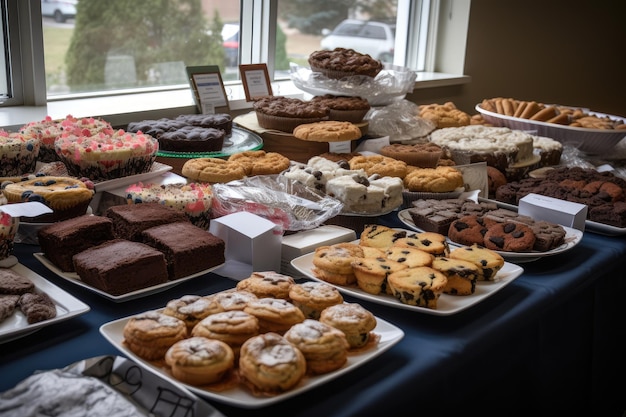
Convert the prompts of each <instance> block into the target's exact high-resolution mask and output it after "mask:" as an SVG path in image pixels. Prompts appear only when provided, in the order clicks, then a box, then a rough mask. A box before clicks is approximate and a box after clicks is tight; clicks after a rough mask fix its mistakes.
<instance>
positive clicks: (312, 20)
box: [275, 0, 398, 79]
mask: <svg viewBox="0 0 626 417" xmlns="http://www.w3.org/2000/svg"><path fill="white" fill-rule="evenodd" d="M346 3H348V2H337V1H316V2H311V1H307V2H304V1H299V0H278V22H277V25H278V26H277V35H276V66H275V69H276V73H275V78H277V79H278V78H281V77H283V76H284V77H288V70H289V62H292V63H295V64H297V65H300V66H308V56H309V55H310V54H311V52H314V51H316V50H320V49H329V50H330V49H334V48H336V47H344V48H352V49H354V50H356V51H358V52H361V53H366V54H370V55H371V56H373V57H375V58H377V59H381V60H382V61H384V62H393V51H394V46H395V45H394V44H395V22H396V20H397V10H398V1H397V0H392V1H388V0H384V1H383V0H375V1H372V2H367V4H365V2H364V3H363V6H362V7H359V6H356V7H349V6H348V5H347V4H346ZM368 22H369V23H370V24H368ZM370 25H371V26H370Z"/></svg>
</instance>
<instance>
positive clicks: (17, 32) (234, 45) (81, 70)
mask: <svg viewBox="0 0 626 417" xmlns="http://www.w3.org/2000/svg"><path fill="white" fill-rule="evenodd" d="M42 2H43V3H55V2H52V1H51V0H26V1H24V0H0V4H2V6H3V8H2V13H3V16H4V17H5V18H4V19H3V20H2V26H1V29H2V31H3V34H5V35H6V34H7V32H8V35H9V36H8V37H7V36H4V39H5V43H4V50H3V51H2V52H3V53H2V55H0V59H3V61H6V60H8V63H7V64H6V65H3V66H2V67H3V69H4V71H5V72H4V73H2V72H0V79H1V81H0V83H2V84H0V87H2V89H1V90H0V94H4V95H3V100H4V104H0V105H5V106H6V105H22V104H26V105H44V104H46V103H50V102H56V101H60V100H67V99H72V98H77V97H86V96H96V97H102V96H110V95H119V94H133V93H137V92H145V91H167V90H189V85H188V83H187V80H186V74H185V67H186V66H190V65H207V64H212V63H217V64H218V65H219V66H220V69H221V72H222V78H223V80H224V81H225V83H226V84H232V85H233V86H237V85H240V82H239V80H238V78H239V71H238V68H237V66H238V65H239V64H251V63H259V62H265V63H267V65H268V69H269V71H270V76H271V77H272V78H273V80H289V66H290V64H293V63H295V64H297V65H307V57H308V55H309V54H310V53H311V52H313V51H314V50H317V49H320V48H323V47H324V46H323V40H324V39H325V38H326V37H327V36H326V35H327V34H328V33H331V32H332V31H333V29H335V28H337V30H338V31H339V29H340V27H341V22H343V21H346V20H350V19H355V20H358V21H360V22H365V24H361V27H360V29H359V32H353V33H354V38H355V39H353V41H354V42H355V43H348V42H347V40H346V39H344V42H343V43H340V45H341V46H345V47H354V49H357V50H359V49H364V48H365V46H359V45H360V44H359V43H356V42H357V41H363V40H365V43H364V44H363V45H368V44H376V45H379V44H381V45H382V44H384V46H381V48H380V50H381V51H382V50H383V48H384V52H380V51H376V52H374V53H376V54H377V57H379V58H382V59H384V60H385V61H387V62H393V63H394V64H396V65H403V66H407V67H409V68H412V69H415V70H417V71H424V70H426V69H427V66H428V65H427V64H428V62H431V61H432V59H430V60H429V58H428V57H429V53H430V54H432V52H429V50H428V48H431V47H432V45H435V42H433V41H432V40H431V39H430V38H428V36H429V34H431V33H436V31H435V30H434V29H433V27H432V26H431V25H432V23H431V22H434V21H436V19H432V18H431V14H433V15H435V14H436V13H435V11H436V10H437V9H436V8H432V7H431V3H434V4H438V2H439V0H417V1H411V0H392V1H376V0H371V1H361V2H355V4H357V5H359V4H360V5H361V6H354V7H352V8H346V6H344V5H343V2H331V1H319V2H310V1H300V0H246V1H241V2H233V1H232V0H220V1H208V0H172V1H169V2H159V3H158V4H161V5H162V6H160V7H164V8H166V9H163V10H162V9H158V10H137V8H140V7H143V5H144V2H135V1H133V0H111V1H108V2H106V6H103V4H104V3H102V2H101V0H79V1H78V2H76V4H75V5H74V7H75V9H76V14H75V16H74V15H73V12H72V11H71V10H70V11H66V12H64V14H62V15H59V14H58V13H54V12H50V11H49V7H50V5H49V4H46V5H45V6H46V8H47V9H48V11H45V12H43V14H42ZM62 3H64V2H62ZM72 3H73V2H72ZM152 4H154V3H152ZM103 7H106V8H107V10H106V11H107V13H103V10H102V8H103ZM342 7H343V9H342ZM18 11H19V13H18ZM109 13H112V15H113V16H114V17H115V18H114V19H113V20H111V21H108V23H107V24H105V25H103V26H102V29H100V30H99V31H98V30H94V29H96V28H98V25H99V24H100V23H102V22H103V21H104V22H107V19H106V16H108V15H109ZM125 15H133V16H141V19H137V18H135V19H129V20H128V19H126V20H125V19H120V18H119V16H125ZM162 16H165V17H162ZM116 19H117V20H116ZM38 22H41V23H42V24H41V27H39V25H38ZM112 22H117V23H115V25H117V26H115V30H111V28H112V27H113V26H112V25H113V24H114V23H112ZM119 22H121V23H119ZM118 23H119V24H118ZM321 23H323V24H321ZM326 26H329V27H326ZM85 27H88V28H89V31H82V29H81V28H85ZM429 28H430V29H429ZM78 33H80V36H79V35H78ZM396 33H397V34H398V35H397V36H396ZM16 39H19V40H20V41H21V43H19V44H14V43H12V42H16ZM270 45H271V47H270ZM352 45H354V46H352ZM29 48H30V49H29ZM31 52H32V53H31ZM30 56H32V57H34V58H33V59H32V62H31V60H29V59H27V58H29V57H30ZM44 68H45V70H44ZM22 82H23V86H22V84H21V83H22ZM228 91H231V90H230V89H229V88H227V92H228ZM275 93H276V94H280V91H278V92H275ZM229 96H230V94H229ZM229 98H232V97H229ZM164 106H166V104H164Z"/></svg>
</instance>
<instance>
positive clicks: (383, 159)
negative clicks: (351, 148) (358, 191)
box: [349, 155, 407, 178]
mask: <svg viewBox="0 0 626 417" xmlns="http://www.w3.org/2000/svg"><path fill="white" fill-rule="evenodd" d="M349 163H350V169H362V170H364V171H365V172H366V173H367V175H369V176H371V175H374V174H378V175H380V176H382V177H398V178H404V176H405V175H406V172H407V163H406V162H404V161H400V160H397V159H394V158H389V157H387V156H383V155H359V156H355V157H354V158H352V159H350V161H349Z"/></svg>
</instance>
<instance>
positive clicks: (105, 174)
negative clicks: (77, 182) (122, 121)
mask: <svg viewBox="0 0 626 417" xmlns="http://www.w3.org/2000/svg"><path fill="white" fill-rule="evenodd" d="M54 147H55V150H56V153H57V155H59V158H60V160H61V161H63V162H64V163H65V165H66V166H67V170H68V172H69V173H70V174H71V175H74V176H76V177H87V178H89V179H91V180H111V179H115V178H120V177H125V176H128V175H135V174H142V173H144V172H148V171H150V169H151V168H152V164H153V162H154V160H155V159H156V153H157V151H158V150H159V142H158V140H157V139H155V138H154V137H152V136H150V135H146V134H143V133H141V132H137V133H132V132H126V131H124V130H122V129H119V130H115V131H112V132H99V133H97V134H95V135H92V136H81V135H76V134H71V133H70V134H63V135H61V136H60V137H58V138H57V139H56V140H55V141H54Z"/></svg>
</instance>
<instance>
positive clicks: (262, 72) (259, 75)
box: [239, 64, 273, 101]
mask: <svg viewBox="0 0 626 417" xmlns="http://www.w3.org/2000/svg"><path fill="white" fill-rule="evenodd" d="M239 73H240V74H241V81H242V83H243V89H244V92H245V94H246V101H252V100H254V99H255V98H258V97H264V96H271V95H273V94H272V85H271V84H270V77H269V74H268V72H267V65H265V64H248V65H239Z"/></svg>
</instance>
